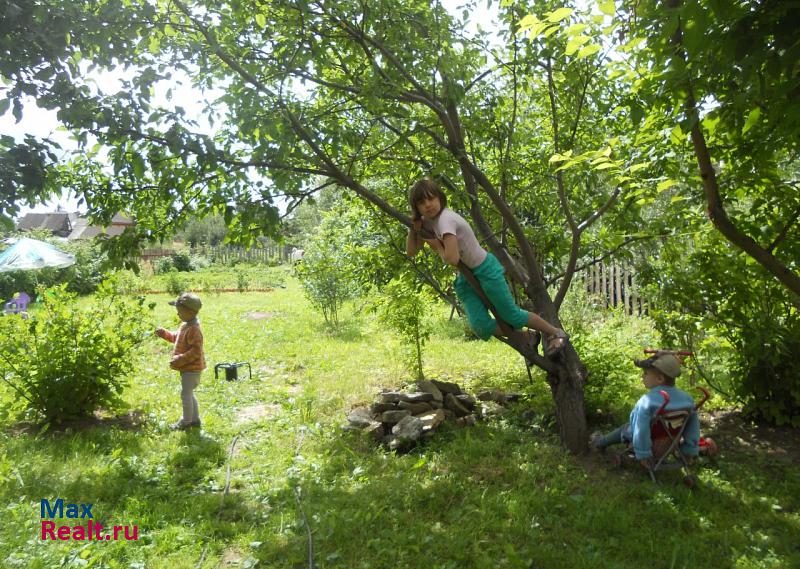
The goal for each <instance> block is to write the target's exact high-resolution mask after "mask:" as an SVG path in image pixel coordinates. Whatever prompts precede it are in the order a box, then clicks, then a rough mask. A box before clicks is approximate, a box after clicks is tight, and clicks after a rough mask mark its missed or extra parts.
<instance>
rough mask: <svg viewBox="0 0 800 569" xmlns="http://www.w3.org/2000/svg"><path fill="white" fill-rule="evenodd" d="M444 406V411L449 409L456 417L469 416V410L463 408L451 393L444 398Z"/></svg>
mask: <svg viewBox="0 0 800 569" xmlns="http://www.w3.org/2000/svg"><path fill="white" fill-rule="evenodd" d="M444 406H445V408H446V409H449V410H450V411H452V412H453V413H455V414H456V416H458V417H463V416H464V415H469V409H467V408H466V407H464V405H463V404H462V403H461V402H460V401H459V400H458V399H456V398H455V395H453V394H452V393H448V394H447V395H445V396H444Z"/></svg>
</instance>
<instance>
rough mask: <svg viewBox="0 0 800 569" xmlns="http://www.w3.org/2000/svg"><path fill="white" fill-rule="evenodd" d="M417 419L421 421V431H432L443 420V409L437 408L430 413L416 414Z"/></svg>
mask: <svg viewBox="0 0 800 569" xmlns="http://www.w3.org/2000/svg"><path fill="white" fill-rule="evenodd" d="M416 417H417V419H419V420H420V421H422V431H423V433H424V432H426V431H432V430H433V429H435V428H436V427H438V426H439V425H441V424H442V423H443V422H444V418H445V417H444V410H443V409H437V410H436V411H433V412H431V413H425V414H424V415H416Z"/></svg>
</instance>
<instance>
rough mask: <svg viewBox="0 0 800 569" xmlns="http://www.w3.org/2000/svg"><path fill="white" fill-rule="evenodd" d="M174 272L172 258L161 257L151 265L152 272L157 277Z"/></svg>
mask: <svg viewBox="0 0 800 569" xmlns="http://www.w3.org/2000/svg"><path fill="white" fill-rule="evenodd" d="M174 270H175V265H173V264H172V257H162V258H161V259H158V260H157V261H156V262H155V264H154V265H153V272H154V273H155V274H157V275H164V274H166V273H171V272H173V271H174Z"/></svg>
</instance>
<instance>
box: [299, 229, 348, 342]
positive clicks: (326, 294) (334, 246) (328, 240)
mask: <svg viewBox="0 0 800 569" xmlns="http://www.w3.org/2000/svg"><path fill="white" fill-rule="evenodd" d="M353 231H354V230H353V228H352V226H351V225H350V224H349V223H346V222H345V221H343V218H342V217H341V216H339V215H335V214H330V215H328V214H326V215H325V216H324V218H323V221H322V224H321V225H320V226H319V228H318V230H317V233H316V234H315V235H314V236H313V237H312V238H311V239H310V240H309V243H308V245H307V247H306V254H305V256H304V257H303V262H302V263H298V264H297V265H296V271H297V277H298V279H299V280H300V284H301V285H302V287H303V291H304V292H305V295H306V297H307V298H308V300H309V301H310V302H311V304H312V305H313V306H314V307H315V308H317V309H318V310H320V311H322V316H323V318H324V319H325V322H327V323H328V324H329V325H331V326H334V327H335V326H338V325H339V309H340V308H341V307H342V305H343V304H344V303H345V301H347V300H350V299H351V298H354V297H355V296H356V295H357V294H358V293H359V292H360V288H359V286H358V282H357V280H356V276H355V274H356V267H357V266H358V265H359V261H360V260H361V258H360V257H358V255H357V254H356V253H355V252H354V250H353V246H352V242H353V237H352V236H353Z"/></svg>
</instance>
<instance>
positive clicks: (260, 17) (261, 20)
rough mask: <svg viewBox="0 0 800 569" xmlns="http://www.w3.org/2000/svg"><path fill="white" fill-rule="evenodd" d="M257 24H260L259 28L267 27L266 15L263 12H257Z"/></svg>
mask: <svg viewBox="0 0 800 569" xmlns="http://www.w3.org/2000/svg"><path fill="white" fill-rule="evenodd" d="M256 24H257V25H258V27H259V28H263V27H265V26H266V25H267V18H266V16H264V14H261V13H259V14H256Z"/></svg>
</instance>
